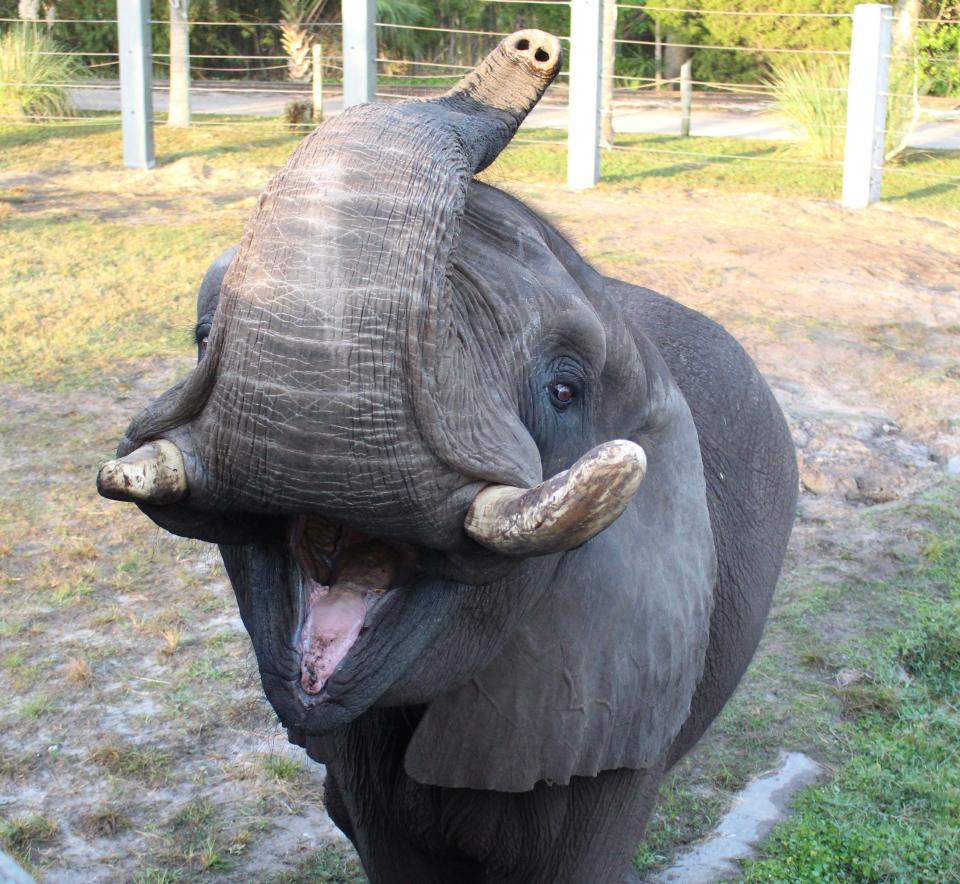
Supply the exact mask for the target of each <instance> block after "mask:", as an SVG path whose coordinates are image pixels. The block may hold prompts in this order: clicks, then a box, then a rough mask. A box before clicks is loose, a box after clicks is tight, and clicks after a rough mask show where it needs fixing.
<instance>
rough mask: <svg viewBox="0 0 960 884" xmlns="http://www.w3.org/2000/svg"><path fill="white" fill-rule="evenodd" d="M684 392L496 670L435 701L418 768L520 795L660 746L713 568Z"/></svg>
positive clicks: (410, 765) (691, 661) (411, 768)
mask: <svg viewBox="0 0 960 884" xmlns="http://www.w3.org/2000/svg"><path fill="white" fill-rule="evenodd" d="M674 389H676V388H674ZM676 398H677V400H678V401H677V402H675V403H674V404H675V406H676V408H675V411H676V413H675V415H674V419H672V420H670V421H669V422H667V424H666V425H661V426H660V427H659V429H658V430H656V431H655V432H652V433H651V434H650V435H646V436H641V437H638V438H636V439H635V441H637V442H639V443H640V444H641V445H643V447H644V449H645V450H646V452H647V459H648V471H647V477H646V479H645V480H644V484H643V485H642V486H641V488H640V491H639V492H638V493H637V495H636V497H635V498H634V500H633V502H632V503H631V505H630V506H629V507H628V509H627V510H626V511H625V512H624V514H623V515H622V516H621V517H620V518H619V519H618V520H617V521H616V522H615V523H614V524H613V525H611V526H610V527H609V528H607V529H606V530H605V531H604V532H602V533H601V534H599V535H598V536H597V537H595V538H594V539H593V540H591V541H590V542H589V543H588V544H586V545H585V546H583V547H581V548H580V549H577V550H574V551H572V552H569V553H567V554H565V555H564V556H563V557H562V559H561V561H560V563H559V567H558V568H557V571H556V574H555V576H554V582H553V585H552V586H550V587H548V589H547V591H546V592H545V593H544V594H543V596H542V597H541V599H540V601H539V602H538V603H537V604H536V606H535V607H534V608H533V609H532V610H531V611H530V612H529V614H528V615H527V616H526V617H525V618H524V621H523V622H522V623H521V625H520V627H519V628H518V629H517V630H516V631H515V632H514V633H513V634H512V636H511V638H510V640H509V641H508V643H507V645H506V646H505V648H504V650H503V651H502V652H501V653H500V655H499V656H498V657H497V658H496V659H495V660H494V661H493V662H492V663H491V664H490V665H489V666H487V668H486V669H484V670H483V671H482V672H480V673H479V674H478V675H476V676H474V677H473V678H471V680H470V681H469V682H467V683H466V684H465V685H462V686H461V687H458V688H456V689H455V690H453V691H451V692H449V693H447V694H445V695H443V696H440V697H438V698H437V699H435V700H433V701H432V702H431V703H430V705H429V706H428V707H427V709H426V712H425V714H424V716H423V718H422V719H421V721H420V724H419V726H418V727H417V730H416V731H415V733H414V735H413V737H412V739H411V741H410V744H409V746H408V749H407V754H406V770H407V773H408V774H409V775H410V776H411V777H412V778H413V779H415V780H417V781H418V782H421V783H426V784H431V785H436V786H447V787H455V788H470V789H493V790H497V791H504V792H522V791H527V790H529V789H532V788H533V786H534V785H535V784H536V783H537V782H540V781H544V782H547V783H554V784H566V783H568V782H569V781H570V778H571V777H574V776H595V775H596V774H597V773H598V772H600V771H602V770H609V769H613V768H621V767H627V768H633V769H638V768H645V767H649V766H651V765H653V764H655V763H656V762H657V760H658V759H659V758H661V757H662V756H663V754H664V752H665V751H666V749H667V747H668V746H669V745H670V743H671V742H672V741H673V739H674V738H675V737H676V735H677V733H678V732H679V730H680V727H681V725H682V724H683V722H684V720H685V719H686V718H687V715H688V714H689V710H690V702H691V699H692V697H693V693H694V690H695V688H696V686H697V683H698V682H699V679H700V675H701V673H702V672H703V664H704V657H705V653H706V647H707V641H708V633H709V622H710V615H711V613H712V609H713V587H714V583H715V579H716V557H715V552H714V543H713V536H712V533H711V528H710V519H709V515H708V512H707V506H706V489H705V483H704V478H703V465H702V462H701V460H700V449H699V445H698V441H697V436H696V430H695V429H694V427H693V422H692V419H691V417H690V412H689V409H688V408H687V405H686V403H685V402H684V401H683V400H682V399H680V397H679V394H677V396H676Z"/></svg>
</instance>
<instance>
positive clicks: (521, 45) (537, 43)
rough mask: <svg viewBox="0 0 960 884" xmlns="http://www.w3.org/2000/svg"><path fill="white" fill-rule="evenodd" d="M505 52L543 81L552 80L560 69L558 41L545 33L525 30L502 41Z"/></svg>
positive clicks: (532, 29) (533, 29)
mask: <svg viewBox="0 0 960 884" xmlns="http://www.w3.org/2000/svg"><path fill="white" fill-rule="evenodd" d="M503 47H504V49H505V51H506V52H507V53H508V54H510V55H512V56H513V57H514V58H515V59H516V60H517V61H520V62H522V63H523V64H525V65H527V67H529V68H530V69H531V70H532V71H534V72H535V73H537V74H539V75H540V76H542V77H543V78H544V79H550V80H552V79H553V78H554V76H556V73H557V71H558V70H559V68H560V56H561V52H560V40H559V39H558V38H557V37H555V36H554V35H553V34H548V33H547V32H546V31H539V30H537V29H535V28H527V29H525V30H522V31H516V32H514V33H513V34H511V35H510V36H509V37H506V38H505V39H504V41H503Z"/></svg>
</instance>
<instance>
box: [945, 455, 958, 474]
mask: <svg viewBox="0 0 960 884" xmlns="http://www.w3.org/2000/svg"><path fill="white" fill-rule="evenodd" d="M947 475H948V476H960V454H955V455H954V456H953V457H951V458H950V459H949V460H947Z"/></svg>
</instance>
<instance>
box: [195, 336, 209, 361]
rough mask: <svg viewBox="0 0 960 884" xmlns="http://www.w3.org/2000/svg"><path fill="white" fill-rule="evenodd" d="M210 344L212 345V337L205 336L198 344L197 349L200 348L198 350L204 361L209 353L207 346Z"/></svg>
mask: <svg viewBox="0 0 960 884" xmlns="http://www.w3.org/2000/svg"><path fill="white" fill-rule="evenodd" d="M209 343H210V335H204V336H203V337H202V338H200V340H199V341H198V342H197V347H198V349H199V350H200V358H201V359H203V357H204V356H205V355H206V353H207V345H208V344H209Z"/></svg>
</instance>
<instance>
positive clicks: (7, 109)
mask: <svg viewBox="0 0 960 884" xmlns="http://www.w3.org/2000/svg"><path fill="white" fill-rule="evenodd" d="M60 48H61V47H60V46H59V45H58V44H57V43H56V42H55V41H54V40H53V38H52V37H51V36H50V35H49V33H48V32H47V30H46V28H44V27H42V26H37V25H14V26H12V27H9V28H7V30H6V33H4V34H2V35H0V119H3V118H7V119H9V118H15V117H24V118H36V117H41V118H42V117H63V116H69V115H70V114H71V113H72V108H71V105H70V101H69V99H68V98H67V93H66V92H65V91H64V90H63V89H62V88H61V86H60V84H62V83H66V82H70V81H73V80H77V79H79V78H80V77H81V76H82V75H83V70H84V69H83V67H82V65H81V64H80V63H79V61H78V60H77V59H76V58H75V57H74V56H71V55H53V54H50V53H55V52H57V51H58V50H60Z"/></svg>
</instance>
